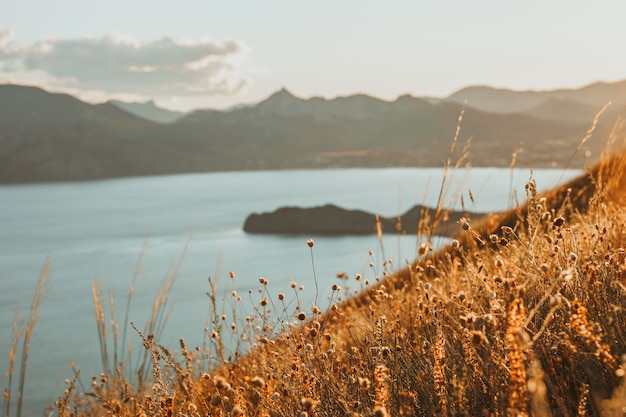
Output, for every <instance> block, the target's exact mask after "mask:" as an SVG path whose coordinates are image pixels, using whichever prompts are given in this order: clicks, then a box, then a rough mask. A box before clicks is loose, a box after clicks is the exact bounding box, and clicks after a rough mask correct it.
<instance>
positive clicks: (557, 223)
mask: <svg viewBox="0 0 626 417" xmlns="http://www.w3.org/2000/svg"><path fill="white" fill-rule="evenodd" d="M552 224H554V225H555V226H556V227H561V226H563V224H565V219H564V218H563V216H559V217H557V218H556V219H554V220H553V221H552Z"/></svg>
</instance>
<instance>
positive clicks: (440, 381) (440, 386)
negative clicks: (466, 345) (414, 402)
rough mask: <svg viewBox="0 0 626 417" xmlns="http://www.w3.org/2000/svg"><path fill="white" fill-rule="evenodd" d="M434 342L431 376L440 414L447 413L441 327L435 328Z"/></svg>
mask: <svg viewBox="0 0 626 417" xmlns="http://www.w3.org/2000/svg"><path fill="white" fill-rule="evenodd" d="M436 338H437V340H436V342H435V368H434V370H433V377H434V380H435V392H436V393H437V398H438V399H439V407H440V414H439V415H441V416H447V415H448V389H447V387H446V384H447V382H446V374H445V366H446V338H445V336H444V335H443V332H442V331H441V329H437V335H436Z"/></svg>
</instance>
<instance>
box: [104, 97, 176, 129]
mask: <svg viewBox="0 0 626 417" xmlns="http://www.w3.org/2000/svg"><path fill="white" fill-rule="evenodd" d="M109 103H111V104H113V105H114V106H116V107H118V108H120V109H122V110H124V111H127V112H129V113H131V114H133V115H135V116H138V117H141V118H142V119H146V120H150V121H152V122H157V123H174V122H176V121H177V120H179V119H180V118H182V117H183V116H184V115H185V114H184V113H181V112H178V111H173V110H167V109H164V108H162V107H159V106H158V105H157V104H156V103H155V102H154V100H147V101H144V102H134V103H129V102H125V101H120V100H109Z"/></svg>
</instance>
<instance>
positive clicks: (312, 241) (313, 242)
mask: <svg viewBox="0 0 626 417" xmlns="http://www.w3.org/2000/svg"><path fill="white" fill-rule="evenodd" d="M306 244H307V245H309V248H312V247H313V246H314V245H315V241H314V240H313V239H309V240H307V241H306Z"/></svg>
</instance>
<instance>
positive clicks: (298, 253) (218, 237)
mask: <svg viewBox="0 0 626 417" xmlns="http://www.w3.org/2000/svg"><path fill="white" fill-rule="evenodd" d="M581 173H582V172H581V171H577V170H565V171H564V170H553V169H535V170H532V171H531V170H530V169H521V168H516V169H513V170H511V169H506V168H471V169H469V170H466V169H458V170H450V171H447V172H446V171H444V170H443V169H440V168H381V169H328V170H290V171H254V172H219V173H202V174H184V175H168V176H153V177H139V178H123V179H111V180H103V181H89V182H64V183H46V184H28V185H4V186H0V375H2V374H4V372H5V371H7V370H8V368H9V350H10V346H11V337H12V328H13V323H14V318H15V315H16V312H17V314H18V319H17V322H18V328H19V324H20V323H21V325H22V326H24V325H25V323H26V322H27V321H28V320H29V317H30V314H31V313H30V309H31V303H32V299H33V294H34V290H35V286H36V283H37V280H38V278H39V276H40V274H41V273H42V270H43V269H44V266H45V265H46V263H49V273H48V280H47V283H46V286H45V289H44V299H43V301H42V303H41V305H40V307H39V310H38V317H37V322H36V324H35V327H34V329H33V333H32V339H31V345H30V351H29V354H28V360H27V368H26V374H25V375H26V378H25V387H24V407H25V409H26V410H27V411H28V412H29V414H30V415H40V414H41V413H42V412H43V409H44V406H45V405H46V404H52V403H53V402H54V401H55V400H56V399H57V398H58V397H59V396H60V395H61V394H62V391H63V389H64V388H65V384H66V380H67V379H71V378H73V377H74V370H80V371H81V377H80V383H81V385H79V387H85V388H84V389H88V387H89V384H90V383H91V378H92V375H99V374H100V372H102V370H103V365H102V361H101V354H100V344H99V342H98V330H97V327H96V318H95V313H94V306H93V297H92V286H93V285H94V283H97V285H100V286H101V288H102V293H103V294H104V298H105V304H106V316H105V317H106V322H107V329H106V331H107V332H108V337H109V338H111V337H112V333H113V331H112V329H111V327H110V326H108V323H109V321H110V320H111V318H113V319H114V320H115V321H116V322H117V323H119V324H120V325H123V323H125V314H126V304H127V301H128V296H129V291H130V288H131V283H133V282H134V290H133V294H132V299H131V303H130V308H129V310H128V312H129V313H128V316H129V319H128V321H133V322H134V323H136V324H137V327H138V328H140V329H144V326H145V324H146V323H147V321H148V320H149V318H150V315H151V311H152V307H153V302H154V300H155V297H156V296H157V295H158V292H159V287H160V286H161V285H162V283H163V282H164V280H165V281H167V280H168V279H170V278H172V277H174V278H172V279H173V284H172V287H171V289H170V291H169V298H168V300H167V305H166V310H165V314H168V316H164V318H166V319H167V320H164V323H165V325H164V327H163V329H162V331H159V334H158V335H159V337H160V339H159V341H160V342H161V343H162V344H163V345H165V346H167V347H169V348H171V349H172V350H176V349H179V346H180V345H179V339H180V338H183V339H184V340H185V341H186V343H187V345H188V347H189V348H190V349H193V348H195V347H201V346H204V345H205V343H207V339H208V338H209V337H210V336H209V335H210V332H212V331H213V330H214V326H213V324H212V322H211V320H210V318H211V317H213V316H212V311H213V310H212V308H211V303H210V297H209V295H208V294H207V293H211V289H212V286H213V285H215V289H216V291H215V294H216V297H215V299H216V303H217V306H216V310H215V311H216V312H217V314H218V315H222V314H224V316H225V320H224V325H225V327H226V328H228V326H230V324H231V322H233V321H238V322H243V321H245V316H246V314H248V315H253V314H254V312H255V311H258V309H259V303H260V300H261V299H262V298H268V299H272V300H274V298H273V297H277V294H278V293H281V292H282V293H284V294H285V305H286V306H287V307H285V308H284V311H283V314H285V312H287V314H290V313H289V312H291V311H295V308H296V306H297V305H300V306H301V307H302V309H303V310H305V311H310V309H311V305H312V303H314V302H315V300H317V304H318V305H319V306H320V308H322V309H324V308H328V306H329V305H330V303H331V302H334V301H336V300H335V298H336V297H337V294H336V293H333V292H332V290H331V287H332V285H333V284H338V285H341V286H342V287H343V288H344V289H343V290H342V291H343V292H342V294H341V297H344V298H345V297H348V296H349V295H350V294H352V293H353V292H357V291H360V290H362V288H363V285H364V284H363V283H364V281H365V280H368V281H369V282H370V283H371V284H373V283H374V282H376V277H377V276H378V277H381V276H382V275H383V271H384V270H385V269H387V271H388V272H392V271H393V270H397V269H399V268H402V267H404V266H405V265H406V263H407V262H410V261H412V260H413V259H414V258H415V256H416V250H417V247H418V245H419V243H420V238H419V237H418V236H416V234H415V233H413V232H410V233H407V234H405V235H402V236H398V235H396V234H393V233H391V234H385V235H384V238H383V240H382V242H381V241H379V240H378V239H377V236H376V235H375V234H373V235H367V236H339V237H328V236H316V235H314V234H312V235H306V236H305V235H298V236H279V235H251V234H246V233H245V232H244V231H243V230H242V227H243V223H244V221H245V218H246V216H248V215H249V214H250V213H262V212H267V211H273V210H275V209H277V208H279V207H282V206H299V207H315V206H320V205H324V204H327V203H332V204H335V205H338V206H341V207H344V208H347V209H361V210H365V211H368V212H372V213H378V214H380V215H381V216H397V215H398V214H401V213H404V212H405V211H407V210H408V209H410V208H411V207H412V206H413V205H415V204H426V205H429V206H435V205H436V204H437V201H439V200H440V201H443V202H444V206H445V207H452V208H457V209H460V208H464V209H465V210H468V211H470V212H495V211H501V210H505V209H507V208H510V207H513V206H514V205H515V204H522V203H523V202H524V200H525V191H524V189H525V188H524V185H525V184H526V183H527V182H528V181H529V180H531V179H532V180H534V181H535V182H536V183H537V186H538V188H539V189H540V190H547V189H550V188H552V187H554V186H556V185H558V184H562V183H565V182H566V181H568V180H569V179H571V178H574V177H576V176H578V175H580V174H581ZM309 239H313V241H314V246H313V247H309V245H308V244H307V241H308V240H309ZM447 241H448V240H447V238H444V237H435V238H434V239H433V241H432V242H431V244H432V245H433V246H434V247H437V246H441V245H444V244H445V243H446V242H447ZM389 260H391V261H392V262H388V261H389ZM384 261H387V262H384ZM383 264H384V265H383ZM356 274H360V275H361V277H362V279H361V280H360V281H359V282H357V281H356V280H355V278H354V277H355V276H356ZM231 276H234V278H232V277H231ZM260 278H264V279H265V280H266V281H267V285H262V284H261V283H260ZM292 282H295V283H296V288H295V289H292V288H291V284H292ZM371 284H370V285H371ZM301 287H302V289H301ZM233 291H235V292H236V294H237V297H240V298H241V301H238V302H237V303H239V304H238V305H237V307H236V308H235V309H234V308H233V303H234V301H233ZM332 297H335V298H333V299H332V300H331V298H332ZM276 300H277V298H276ZM111 302H112V306H113V313H112V315H111ZM237 312H238V313H237ZM124 332H125V333H126V334H127V336H126V337H127V341H126V342H125V347H126V346H128V343H129V342H130V343H131V346H132V349H133V352H134V353H133V354H138V353H139V352H141V350H142V347H141V340H140V339H139V336H138V335H137V333H136V332H135V331H134V330H132V329H130V328H128V327H127V328H126V329H125V331H124V329H120V330H119V334H120V338H121V334H123V333H124ZM110 340H112V339H110ZM229 340H230V341H231V342H230V343H232V340H233V337H232V336H231V338H230V339H229ZM108 346H109V349H110V350H112V342H111V341H109V345H108ZM125 347H124V349H122V350H125ZM20 358H21V345H20V346H19V349H18V356H17V362H18V363H19V362H20ZM131 362H132V361H131ZM18 373H19V367H17V366H16V374H15V376H14V378H13V383H12V385H13V387H12V391H13V400H12V401H13V404H15V401H16V397H17V394H16V386H17V378H18V377H17V375H18ZM7 387H8V378H7V377H6V375H5V376H4V377H2V379H0V388H2V389H6V388H7Z"/></svg>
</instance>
